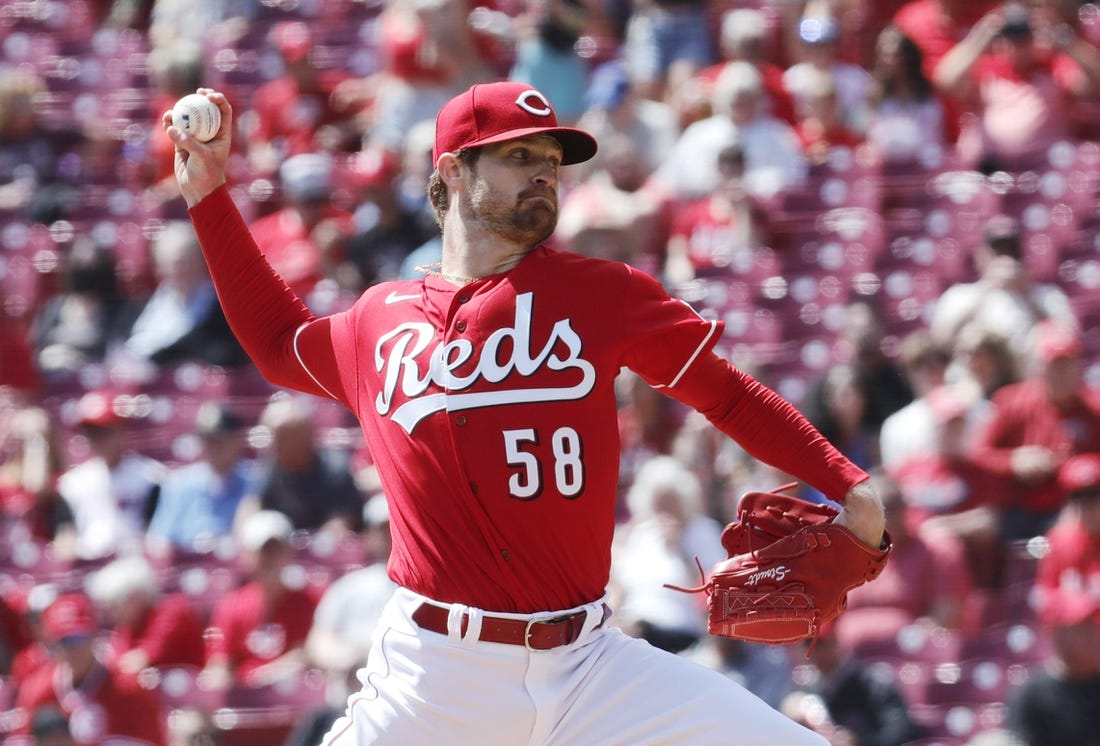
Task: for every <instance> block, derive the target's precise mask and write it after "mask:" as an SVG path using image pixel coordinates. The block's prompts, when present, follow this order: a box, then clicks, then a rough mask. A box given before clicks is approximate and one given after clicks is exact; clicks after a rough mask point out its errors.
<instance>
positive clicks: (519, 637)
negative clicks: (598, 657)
mask: <svg viewBox="0 0 1100 746" xmlns="http://www.w3.org/2000/svg"><path fill="white" fill-rule="evenodd" d="M449 616H450V610H449V609H447V607H445V606H436V605H435V604H430V603H422V604H420V606H419V607H417V609H416V611H414V612H413V615H412V620H413V621H414V622H416V624H417V625H418V626H419V627H420V628H421V629H426V630H428V631H430V632H436V633H438V634H441V635H445V634H447V619H448V617H449ZM610 616H611V608H610V607H609V606H608V605H607V604H604V605H603V618H602V619H601V620H600V623H599V624H597V625H596V626H595V627H594V629H598V628H600V627H602V626H603V624H604V622H606V621H607V620H608V618H609V617H610ZM587 617H588V613H587V612H585V611H577V612H574V613H572V614H564V615H560V616H533V617H531V618H530V619H505V618H503V617H495V616H483V617H482V619H481V634H480V635H478V638H477V639H478V640H480V641H481V642H497V643H501V644H503V645H523V646H524V647H525V648H527V649H528V650H551V649H552V648H557V647H561V646H562V645H568V644H570V643H572V642H575V641H576V639H577V638H578V637H579V636H580V634H581V630H582V629H583V628H584V621H585V619H586V618H587ZM469 623H470V615H469V614H463V615H462V634H463V635H465V634H466V630H467V628H468V626H469Z"/></svg>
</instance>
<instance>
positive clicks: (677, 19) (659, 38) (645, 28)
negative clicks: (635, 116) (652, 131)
mask: <svg viewBox="0 0 1100 746" xmlns="http://www.w3.org/2000/svg"><path fill="white" fill-rule="evenodd" d="M633 5H634V9H633V12H632V13H631V15H630V19H629V20H628V21H627V28H626V39H625V40H624V43H623V50H624V52H625V53H626V60H627V63H628V64H629V66H630V69H631V73H632V77H633V78H634V79H635V80H636V81H638V85H639V88H640V90H641V92H642V95H643V96H645V97H646V98H652V99H654V100H657V101H661V100H664V101H668V100H670V99H671V98H673V97H675V96H676V95H677V93H678V90H679V88H680V86H681V85H682V84H683V83H684V82H685V81H686V80H687V79H688V78H690V77H691V76H692V74H694V73H695V72H696V71H698V70H700V69H702V68H703V67H706V66H707V65H710V64H712V63H713V62H714V61H715V59H716V54H715V51H714V44H713V41H712V39H711V32H710V28H709V27H708V24H707V10H708V4H707V3H706V2H704V0H647V2H643V3H634V4H633Z"/></svg>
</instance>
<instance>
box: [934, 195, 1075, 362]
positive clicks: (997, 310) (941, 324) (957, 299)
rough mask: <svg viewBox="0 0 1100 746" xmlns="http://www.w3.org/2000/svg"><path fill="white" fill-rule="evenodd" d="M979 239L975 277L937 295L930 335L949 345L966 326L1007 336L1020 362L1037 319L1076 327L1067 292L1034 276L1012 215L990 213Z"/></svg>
mask: <svg viewBox="0 0 1100 746" xmlns="http://www.w3.org/2000/svg"><path fill="white" fill-rule="evenodd" d="M982 238H983V240H982V241H981V242H980V243H979V244H978V246H976V247H975V249H974V265H975V267H976V269H977V270H978V273H979V276H978V279H977V280H975V281H974V282H966V283H956V284H954V285H952V286H950V287H949V288H947V290H946V291H944V293H943V295H941V296H940V297H939V299H938V300H937V301H936V305H935V307H934V308H933V309H932V317H931V321H930V325H931V329H932V334H933V336H935V337H936V338H937V339H939V340H943V341H945V342H947V343H952V342H953V341H954V340H955V339H957V338H958V337H959V335H960V334H962V333H963V331H964V330H965V329H967V328H968V327H974V328H976V329H980V330H984V331H990V332H994V333H997V334H999V335H1001V336H1003V337H1004V338H1005V339H1007V340H1008V342H1009V344H1010V346H1011V347H1012V349H1013V351H1014V352H1015V353H1016V356H1017V358H1018V359H1019V360H1021V361H1024V360H1027V359H1028V356H1029V355H1030V352H1031V332H1032V330H1033V329H1034V328H1035V325H1036V324H1038V323H1039V322H1040V321H1043V320H1045V319H1052V320H1054V321H1057V322H1058V323H1060V324H1065V325H1068V326H1070V327H1072V328H1076V327H1077V326H1078V321H1077V316H1076V314H1075V313H1074V310H1073V307H1072V306H1071V305H1070V302H1069V298H1068V296H1067V295H1066V294H1065V292H1064V291H1063V290H1062V289H1061V288H1059V287H1058V286H1057V285H1054V284H1050V283H1038V282H1035V281H1034V280H1033V279H1032V277H1031V273H1030V272H1029V271H1028V268H1027V265H1026V264H1025V263H1024V261H1023V258H1022V254H1023V246H1022V240H1021V235H1020V227H1019V223H1018V222H1017V221H1016V220H1015V219H1014V218H1012V217H1009V216H1008V215H994V216H993V217H991V218H990V219H989V220H988V221H987V222H986V225H985V230H984V234H983V237H982Z"/></svg>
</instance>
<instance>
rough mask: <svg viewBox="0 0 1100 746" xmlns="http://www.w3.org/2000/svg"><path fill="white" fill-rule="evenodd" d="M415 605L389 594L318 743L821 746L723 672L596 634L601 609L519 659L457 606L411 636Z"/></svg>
mask: <svg viewBox="0 0 1100 746" xmlns="http://www.w3.org/2000/svg"><path fill="white" fill-rule="evenodd" d="M425 601H427V599H425V598H424V597H423V596H420V595H418V594H416V593H413V592H412V591H409V590H406V589H404V588H399V589H398V590H397V592H396V593H395V595H394V597H393V599H392V600H391V601H390V602H389V604H388V606H387V607H386V609H385V611H384V612H383V614H382V620H381V622H380V624H379V626H378V629H377V630H376V631H375V634H374V644H373V647H372V649H371V652H370V656H369V659H368V661H367V665H366V667H365V668H363V669H361V670H360V671H359V673H358V676H359V680H360V682H362V684H363V687H362V689H361V690H360V691H359V692H357V693H356V694H353V695H352V696H351V697H350V698H349V700H348V709H347V712H346V713H345V714H344V715H343V716H342V717H341V718H339V719H338V720H337V721H336V723H335V724H334V725H333V727H332V729H331V730H330V731H329V733H328V735H327V736H325V739H324V741H323V743H322V746H363V745H365V744H392V745H393V746H417V745H418V744H424V745H425V746H429V745H430V746H435V744H439V743H446V744H450V745H451V746H461V745H464V744H469V745H470V746H522V745H523V744H530V745H531V746H578V745H579V744H584V745H585V746H658V745H659V744H667V745H669V746H684V745H685V744H691V746H711V745H712V744H713V745H714V746H718V744H721V745H722V746H827V743H828V742H827V741H826V740H825V739H824V738H823V737H822V736H820V735H818V734H816V733H813V732H811V731H809V730H807V729H805V728H803V727H802V726H800V725H798V724H797V723H795V722H794V721H792V720H790V719H789V718H787V717H785V716H784V715H781V714H780V713H779V712H777V711H776V710H774V709H772V708H771V707H769V706H768V705H767V704H766V703H765V702H764V701H763V700H761V699H759V698H757V697H756V696H755V695H754V694H752V693H750V692H749V691H748V690H747V689H745V688H744V687H742V686H740V685H739V684H737V683H735V682H734V681H732V680H730V679H728V678H727V677H725V676H723V675H722V674H720V673H718V672H716V671H712V670H709V669H707V668H704V667H702V666H699V665H698V664H695V663H693V662H691V661H688V660H685V659H683V658H680V657H678V656H675V655H673V654H671V653H667V652H665V651H663V650H659V649H657V648H654V647H653V646H651V645H649V644H648V643H646V642H644V641H642V640H638V639H635V638H632V637H630V636H628V635H626V634H624V633H623V632H621V631H620V630H618V629H616V628H613V627H611V628H609V627H602V628H598V629H596V627H597V626H598V625H599V624H600V621H601V619H602V616H603V605H602V603H599V602H597V603H593V604H589V605H587V606H585V607H581V608H583V609H584V610H585V611H587V612H588V616H587V621H586V622H585V623H584V625H583V628H582V631H581V633H580V635H579V638H578V639H577V640H576V641H575V642H574V643H572V644H570V645H564V646H562V647H558V648H554V649H552V650H545V651H529V650H527V649H526V648H524V647H523V646H521V645H505V644H500V643H487V642H481V641H478V640H477V633H478V631H479V628H480V624H479V622H478V621H477V619H478V618H479V616H480V615H481V614H483V613H484V612H481V611H480V610H478V609H472V608H469V607H465V606H460V605H456V606H454V607H452V611H451V614H450V617H449V621H450V624H449V627H450V632H449V634H448V635H443V634H439V633H436V632H430V631H427V630H421V629H419V628H418V627H417V626H416V624H415V623H414V622H413V621H412V619H411V616H412V613H413V611H415V610H416V608H417V607H418V606H419V605H420V604H421V603H424V602H425ZM463 612H465V613H467V614H470V615H471V618H470V622H469V625H468V627H469V629H468V630H467V632H466V635H465V639H463V636H462V634H461V632H460V630H461V624H460V621H461V617H462V614H463ZM492 616H498V617H499V616H507V617H514V618H517V619H525V618H527V617H525V616H524V615H509V614H497V613H495V612H494V613H493V614H492Z"/></svg>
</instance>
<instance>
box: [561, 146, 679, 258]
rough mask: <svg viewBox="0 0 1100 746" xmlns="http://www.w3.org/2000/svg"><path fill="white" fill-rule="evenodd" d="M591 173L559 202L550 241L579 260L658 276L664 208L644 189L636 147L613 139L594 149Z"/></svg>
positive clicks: (664, 232) (664, 230) (658, 197)
mask: <svg viewBox="0 0 1100 746" xmlns="http://www.w3.org/2000/svg"><path fill="white" fill-rule="evenodd" d="M600 148H601V152H602V153H603V157H602V158H601V160H600V163H599V165H598V166H597V167H596V170H595V171H593V172H591V173H590V174H589V176H588V177H587V178H586V179H585V180H584V181H583V182H581V183H579V184H577V185H576V186H574V187H573V188H572V189H570V190H568V192H567V193H566V194H565V195H564V196H563V197H562V200H561V207H560V211H559V216H558V226H557V230H556V232H555V234H554V238H555V239H556V240H558V241H560V242H563V244H564V248H567V249H569V250H570V251H574V252H576V253H578V254H583V255H584V256H593V257H599V258H602V259H610V260H612V261H619V262H625V263H626V264H629V265H631V266H634V267H637V268H639V269H641V270H642V271H644V272H647V273H649V274H652V275H656V274H658V273H659V272H660V266H661V256H662V255H663V247H664V236H666V235H667V233H668V230H667V227H666V220H667V206H666V204H665V203H664V201H663V199H662V196H661V195H660V194H659V193H657V192H655V191H653V190H651V189H648V188H647V185H646V183H645V177H646V175H647V172H646V171H645V164H644V162H642V160H641V159H639V158H638V150H637V144H636V143H635V142H634V141H632V140H631V139H630V138H629V137H628V136H627V135H625V134H622V133H616V134H613V135H612V136H611V137H610V139H608V140H605V141H604V142H603V143H601V145H600Z"/></svg>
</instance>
